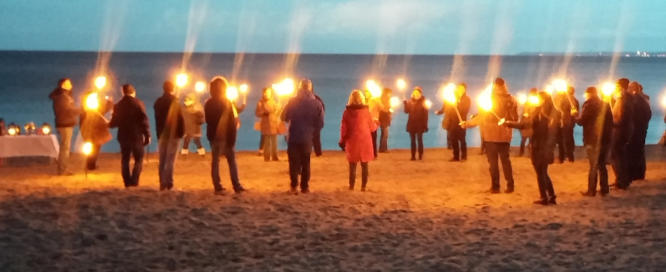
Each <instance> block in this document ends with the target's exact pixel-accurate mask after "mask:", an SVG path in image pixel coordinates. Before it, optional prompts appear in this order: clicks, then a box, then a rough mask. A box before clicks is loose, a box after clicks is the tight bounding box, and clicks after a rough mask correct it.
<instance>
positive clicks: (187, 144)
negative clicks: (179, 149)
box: [183, 136, 202, 149]
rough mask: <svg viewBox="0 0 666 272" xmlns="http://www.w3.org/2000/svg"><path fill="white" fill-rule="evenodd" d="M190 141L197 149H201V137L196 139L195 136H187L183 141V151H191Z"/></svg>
mask: <svg viewBox="0 0 666 272" xmlns="http://www.w3.org/2000/svg"><path fill="white" fill-rule="evenodd" d="M190 140H191V141H194V145H195V146H196V147H197V149H201V148H202V146H201V137H194V136H185V139H184V140H183V149H190Z"/></svg>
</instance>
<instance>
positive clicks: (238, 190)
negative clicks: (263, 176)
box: [234, 187, 247, 194]
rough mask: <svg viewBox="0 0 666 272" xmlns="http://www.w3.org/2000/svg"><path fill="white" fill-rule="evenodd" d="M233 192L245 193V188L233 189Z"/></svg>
mask: <svg viewBox="0 0 666 272" xmlns="http://www.w3.org/2000/svg"><path fill="white" fill-rule="evenodd" d="M234 192H235V193H236V194H242V193H247V189H245V188H243V187H240V188H238V189H234Z"/></svg>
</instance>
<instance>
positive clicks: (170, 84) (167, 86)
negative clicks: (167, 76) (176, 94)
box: [162, 80, 176, 93]
mask: <svg viewBox="0 0 666 272" xmlns="http://www.w3.org/2000/svg"><path fill="white" fill-rule="evenodd" d="M175 88H176V86H175V85H173V82H171V80H166V81H164V84H162V90H164V93H172V92H173V90H174V89H175Z"/></svg>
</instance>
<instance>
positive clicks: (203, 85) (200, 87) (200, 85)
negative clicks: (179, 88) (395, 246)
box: [194, 81, 206, 93]
mask: <svg viewBox="0 0 666 272" xmlns="http://www.w3.org/2000/svg"><path fill="white" fill-rule="evenodd" d="M205 90H206V83H205V82H203V81H197V83H195V84H194V91H195V92H197V93H203V92H204V91H205Z"/></svg>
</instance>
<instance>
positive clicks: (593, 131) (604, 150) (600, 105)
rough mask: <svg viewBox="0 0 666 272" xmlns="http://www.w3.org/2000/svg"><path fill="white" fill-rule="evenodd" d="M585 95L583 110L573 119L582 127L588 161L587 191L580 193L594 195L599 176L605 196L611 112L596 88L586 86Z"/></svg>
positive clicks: (611, 125)
mask: <svg viewBox="0 0 666 272" xmlns="http://www.w3.org/2000/svg"><path fill="white" fill-rule="evenodd" d="M585 96H586V97H587V100H586V101H585V103H583V110H582V111H581V113H580V116H578V117H577V118H576V119H575V121H576V123H577V124H578V125H580V126H582V127H583V143H584V144H585V151H586V152H587V160H588V161H589V162H590V170H589V173H588V175H587V178H588V183H587V191H586V192H581V194H582V195H584V196H594V195H595V194H596V193H597V176H599V182H598V183H599V186H600V187H601V188H600V189H601V195H602V196H605V195H607V194H608V192H609V189H608V171H607V170H606V157H607V156H608V152H609V151H610V142H611V130H612V129H613V114H612V113H611V109H610V106H609V105H608V103H606V102H604V101H603V100H601V98H599V94H598V93H597V88H595V87H588V88H587V90H585Z"/></svg>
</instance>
